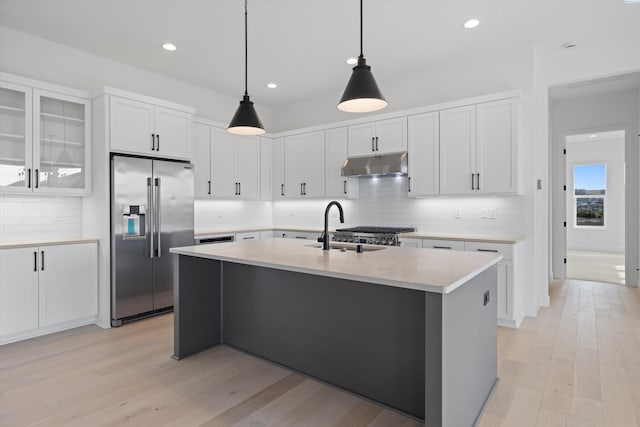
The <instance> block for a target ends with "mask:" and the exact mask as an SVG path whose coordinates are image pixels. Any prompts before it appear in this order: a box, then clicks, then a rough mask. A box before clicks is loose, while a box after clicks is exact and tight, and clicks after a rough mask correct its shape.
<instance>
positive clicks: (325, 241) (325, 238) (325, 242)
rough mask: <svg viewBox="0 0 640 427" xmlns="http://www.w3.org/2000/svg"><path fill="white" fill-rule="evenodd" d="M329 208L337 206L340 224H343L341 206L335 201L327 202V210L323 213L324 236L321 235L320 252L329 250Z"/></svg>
mask: <svg viewBox="0 0 640 427" xmlns="http://www.w3.org/2000/svg"><path fill="white" fill-rule="evenodd" d="M331 206H337V207H338V210H339V211H340V222H341V223H342V224H344V212H343V211H342V205H341V204H340V203H338V202H336V201H335V200H334V201H332V202H329V204H328V205H327V209H325V211H324V234H323V235H322V250H323V251H328V250H329V210H330V209H331Z"/></svg>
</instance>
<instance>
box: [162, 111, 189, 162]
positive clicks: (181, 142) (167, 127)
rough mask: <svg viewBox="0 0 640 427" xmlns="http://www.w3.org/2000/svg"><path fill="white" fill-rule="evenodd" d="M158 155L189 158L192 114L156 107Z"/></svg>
mask: <svg viewBox="0 0 640 427" xmlns="http://www.w3.org/2000/svg"><path fill="white" fill-rule="evenodd" d="M155 128H156V150H155V152H156V155H160V156H162V157H175V158H178V159H189V158H190V155H189V154H190V153H189V148H190V145H191V114H189V113H185V112H183V111H178V110H172V109H170V108H163V107H156V126H155Z"/></svg>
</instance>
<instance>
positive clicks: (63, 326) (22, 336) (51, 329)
mask: <svg viewBox="0 0 640 427" xmlns="http://www.w3.org/2000/svg"><path fill="white" fill-rule="evenodd" d="M96 320H97V319H96V316H91V317H85V318H82V319H77V320H72V321H70V322H64V323H60V324H57V325H53V326H46V327H44V328H37V329H31V330H29V331H25V332H19V333H15V334H11V335H5V336H2V337H0V345H4V344H9V343H12V342H17V341H22V340H26V339H29V338H35V337H40V336H43V335H48V334H53V333H55V332H62V331H66V330H67V329H73V328H77V327H80V326H86V325H91V324H95V323H96Z"/></svg>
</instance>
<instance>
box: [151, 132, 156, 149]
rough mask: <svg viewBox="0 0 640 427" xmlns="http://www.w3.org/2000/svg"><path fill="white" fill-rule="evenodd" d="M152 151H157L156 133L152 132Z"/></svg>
mask: <svg viewBox="0 0 640 427" xmlns="http://www.w3.org/2000/svg"><path fill="white" fill-rule="evenodd" d="M151 151H156V134H155V133H152V134H151Z"/></svg>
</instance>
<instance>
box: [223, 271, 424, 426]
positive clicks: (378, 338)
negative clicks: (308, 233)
mask: <svg viewBox="0 0 640 427" xmlns="http://www.w3.org/2000/svg"><path fill="white" fill-rule="evenodd" d="M223 313H224V315H223V316H224V322H223V325H224V331H223V337H224V338H223V339H224V342H225V344H229V345H232V346H235V347H238V348H240V349H242V350H245V351H248V352H250V353H253V354H256V355H259V356H262V357H264V358H266V359H269V360H272V361H274V362H276V363H279V364H282V365H284V366H287V367H290V368H292V369H295V370H298V371H300V372H303V373H305V374H307V375H310V376H313V377H316V378H319V379H321V380H323V381H326V382H329V383H332V384H335V385H337V386H340V387H342V388H344V389H347V390H350V391H353V392H355V393H358V394H361V395H363V396H366V397H368V398H370V399H372V400H375V401H378V402H381V403H384V404H386V405H388V406H390V407H393V408H397V409H399V410H401V411H404V412H406V413H408V414H411V415H413V416H416V417H418V418H423V417H424V402H425V391H424V390H425V385H424V380H425V362H424V361H425V322H424V319H425V304H424V292H421V291H415V290H410V289H401V288H395V287H390V286H382V285H375V284H368V283H363V282H356V281H351V280H344V279H336V278H329V277H324V276H317V275H311V274H304V273H297V272H291V271H285V270H277V269H270V268H262V267H255V266H248V265H241V264H234V263H226V262H225V264H224V302H223Z"/></svg>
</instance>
